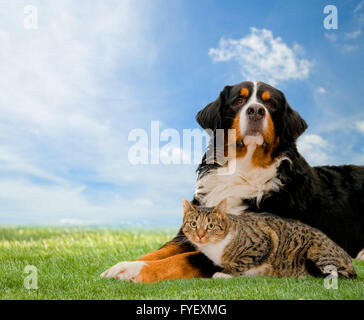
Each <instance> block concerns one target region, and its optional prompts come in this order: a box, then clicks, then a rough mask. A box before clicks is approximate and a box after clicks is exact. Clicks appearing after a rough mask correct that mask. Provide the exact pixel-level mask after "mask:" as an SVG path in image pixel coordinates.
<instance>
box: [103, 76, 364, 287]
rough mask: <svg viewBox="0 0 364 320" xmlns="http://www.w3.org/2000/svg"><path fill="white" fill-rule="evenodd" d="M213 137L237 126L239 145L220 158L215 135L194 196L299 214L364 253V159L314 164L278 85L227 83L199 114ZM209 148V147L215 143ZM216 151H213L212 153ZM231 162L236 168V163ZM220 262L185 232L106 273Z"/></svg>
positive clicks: (143, 273) (162, 272)
mask: <svg viewBox="0 0 364 320" xmlns="http://www.w3.org/2000/svg"><path fill="white" fill-rule="evenodd" d="M196 120H197V122H198V123H199V124H200V126H201V127H202V128H203V129H205V130H208V131H209V132H210V135H211V140H210V141H212V142H214V141H215V140H216V139H217V134H216V133H217V132H218V131H219V130H218V129H223V130H220V132H221V131H222V132H224V133H226V132H227V131H228V130H229V129H230V130H234V131H233V132H234V135H233V139H232V140H229V139H228V143H225V144H224V145H223V149H224V150H223V152H224V156H225V155H226V153H227V150H226V148H227V147H228V146H229V145H230V144H231V143H233V144H234V146H235V147H236V149H235V150H236V152H235V153H234V156H233V157H230V158H229V156H227V157H226V159H227V160H226V161H225V163H221V162H220V161H219V160H218V159H217V157H216V155H217V153H218V152H217V151H218V150H217V147H216V146H217V143H212V144H210V147H211V145H212V148H214V150H213V152H212V153H211V152H210V156H208V154H207V153H206V154H205V155H204V157H203V159H202V162H201V164H200V165H199V167H198V169H197V171H198V178H197V186H196V191H195V194H194V199H193V201H192V202H193V203H194V204H196V205H203V206H206V207H212V206H216V205H217V204H218V203H219V202H220V201H221V200H222V199H224V198H226V199H227V212H229V213H232V214H242V213H243V212H246V211H254V212H258V213H259V212H269V213H272V214H276V215H278V216H281V217H284V218H292V219H297V220H300V221H302V222H304V223H306V224H308V225H311V226H313V227H315V228H317V229H319V230H321V231H323V232H324V233H326V235H328V236H329V237H330V238H331V239H332V240H333V241H335V242H336V243H337V244H338V245H340V246H341V247H342V248H344V249H345V250H346V251H347V252H348V253H349V254H350V255H351V256H352V257H355V255H357V258H358V259H362V260H364V250H362V251H361V252H360V253H359V254H358V252H359V251H360V250H361V249H363V248H364V166H354V165H342V166H319V167H311V166H310V165H309V164H308V163H307V162H306V161H305V159H304V158H303V157H302V155H300V153H299V152H298V150H297V147H296V140H297V138H298V137H299V136H300V135H301V134H302V133H303V132H304V131H305V130H306V129H307V124H306V122H305V120H303V119H302V118H301V116H300V115H299V114H298V113H297V112H296V111H295V110H294V109H292V108H291V107H290V105H289V104H288V102H287V100H286V97H285V95H284V94H283V92H281V91H280V90H278V89H276V88H274V87H272V86H270V85H268V84H266V83H263V82H251V81H245V82H241V83H239V84H236V85H233V86H226V87H225V88H224V89H223V90H222V91H221V93H220V95H219V96H218V98H217V99H216V100H215V101H213V102H211V103H209V104H208V105H207V106H206V107H205V108H204V109H202V110H201V111H199V112H198V114H197V116H196ZM210 151H211V150H210ZM211 154H212V155H213V157H212V161H211ZM230 168H234V169H233V170H230V171H229V169H230ZM217 271H219V268H218V267H217V266H215V265H214V264H213V263H212V262H211V261H210V260H209V259H208V258H207V257H205V256H204V255H203V254H202V253H200V252H198V251H196V249H195V248H194V247H193V245H192V244H190V243H189V242H188V240H187V239H186V238H185V236H184V235H183V233H182V232H181V231H179V233H178V234H177V235H176V236H175V238H174V239H172V240H171V241H170V242H168V243H166V244H165V245H164V246H163V247H162V248H160V249H159V250H157V251H154V252H152V253H150V254H148V255H146V256H144V257H142V258H140V259H139V260H137V261H131V262H121V263H119V264H117V265H115V266H113V267H111V268H110V269H108V270H107V271H105V272H104V273H103V274H102V276H103V277H114V278H118V279H126V280H131V281H135V282H154V281H160V280H166V279H178V278H192V277H211V276H212V275H213V274H214V273H215V272H217Z"/></svg>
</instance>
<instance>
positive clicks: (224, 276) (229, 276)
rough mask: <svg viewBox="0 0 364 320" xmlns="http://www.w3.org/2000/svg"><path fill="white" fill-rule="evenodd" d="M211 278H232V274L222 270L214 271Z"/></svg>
mask: <svg viewBox="0 0 364 320" xmlns="http://www.w3.org/2000/svg"><path fill="white" fill-rule="evenodd" d="M212 278H232V276H231V275H230V274H227V273H223V272H215V273H214V275H213V276H212Z"/></svg>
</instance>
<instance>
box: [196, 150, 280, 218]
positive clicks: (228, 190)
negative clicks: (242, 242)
mask: <svg viewBox="0 0 364 320" xmlns="http://www.w3.org/2000/svg"><path fill="white" fill-rule="evenodd" d="M254 150H255V147H254V146H252V147H250V146H249V147H248V152H247V155H246V156H245V157H244V158H242V159H233V160H230V161H229V165H228V167H221V168H218V169H215V170H212V171H210V172H208V173H207V174H206V175H205V176H203V177H202V178H201V179H199V180H198V181H197V187H196V191H195V198H196V199H197V200H198V201H199V202H200V204H201V205H203V206H207V207H213V206H216V205H217V204H218V203H219V202H220V201H221V200H223V199H227V212H228V213H231V214H240V213H241V212H242V211H244V210H245V209H246V206H244V205H242V199H251V198H256V199H257V202H258V203H259V202H260V200H261V199H262V197H263V195H264V194H267V193H269V192H271V191H278V190H279V188H280V187H281V186H282V182H281V181H280V179H279V178H278V177H277V168H278V166H279V164H280V163H281V161H282V160H283V159H279V160H276V161H275V162H274V163H273V164H272V165H271V166H270V167H267V168H257V167H254V166H253V165H252V164H251V157H250V155H251V154H252V153H253V152H254Z"/></svg>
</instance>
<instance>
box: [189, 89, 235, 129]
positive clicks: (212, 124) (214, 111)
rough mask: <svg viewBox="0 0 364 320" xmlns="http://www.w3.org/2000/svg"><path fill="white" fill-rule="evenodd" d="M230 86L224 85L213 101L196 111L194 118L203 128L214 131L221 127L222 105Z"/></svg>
mask: <svg viewBox="0 0 364 320" xmlns="http://www.w3.org/2000/svg"><path fill="white" fill-rule="evenodd" d="M231 88H232V87H231V86H226V87H225V88H224V89H223V90H222V91H221V92H220V95H219V97H218V98H217V99H216V100H215V101H214V102H211V103H209V104H208V105H207V106H206V107H205V108H203V109H202V110H200V111H199V112H198V113H197V115H196V120H197V122H198V124H199V125H200V126H201V127H202V128H203V129H205V130H206V129H210V130H212V131H215V130H216V129H219V128H222V119H223V115H222V112H223V107H224V105H225V101H226V99H227V97H228V95H229V93H230V90H231Z"/></svg>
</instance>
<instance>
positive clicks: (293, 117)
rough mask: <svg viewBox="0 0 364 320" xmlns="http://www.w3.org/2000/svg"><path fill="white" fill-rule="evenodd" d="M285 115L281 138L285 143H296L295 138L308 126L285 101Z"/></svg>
mask: <svg viewBox="0 0 364 320" xmlns="http://www.w3.org/2000/svg"><path fill="white" fill-rule="evenodd" d="M285 113H286V114H285V117H284V120H283V121H284V122H283V131H282V135H281V138H282V139H283V141H284V142H286V143H292V142H296V140H297V138H298V137H299V136H300V135H301V134H302V133H303V132H304V131H305V130H306V129H307V128H308V125H307V123H306V121H305V120H303V119H302V117H301V116H300V115H299V113H298V112H297V111H295V110H293V109H292V108H291V107H290V105H289V104H288V102H287V101H285Z"/></svg>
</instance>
